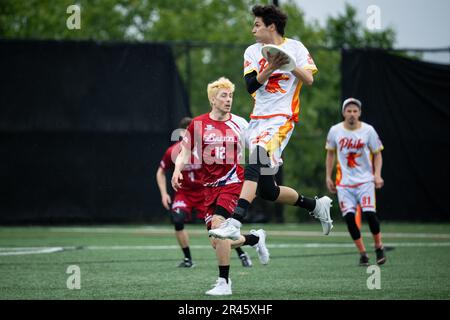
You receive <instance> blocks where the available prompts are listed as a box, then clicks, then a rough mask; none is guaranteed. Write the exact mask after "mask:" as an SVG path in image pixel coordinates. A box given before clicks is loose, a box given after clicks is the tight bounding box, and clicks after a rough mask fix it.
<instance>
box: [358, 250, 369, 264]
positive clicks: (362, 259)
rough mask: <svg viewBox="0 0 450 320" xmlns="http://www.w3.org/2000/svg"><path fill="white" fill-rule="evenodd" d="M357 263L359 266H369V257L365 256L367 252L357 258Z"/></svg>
mask: <svg viewBox="0 0 450 320" xmlns="http://www.w3.org/2000/svg"><path fill="white" fill-rule="evenodd" d="M359 265H360V266H361V267H367V266H369V257H368V256H367V254H365V253H363V254H361V257H360V258H359Z"/></svg>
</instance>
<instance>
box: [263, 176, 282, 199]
mask: <svg viewBox="0 0 450 320" xmlns="http://www.w3.org/2000/svg"><path fill="white" fill-rule="evenodd" d="M258 195H259V196H260V197H261V198H263V199H264V200H268V201H275V200H277V199H278V197H279V196H280V187H279V186H277V185H276V184H275V180H274V179H273V177H272V176H264V177H263V176H261V178H260V179H259V183H258Z"/></svg>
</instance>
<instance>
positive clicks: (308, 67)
mask: <svg viewBox="0 0 450 320" xmlns="http://www.w3.org/2000/svg"><path fill="white" fill-rule="evenodd" d="M303 69H304V70H311V71H312V74H313V75H314V74H316V73H317V72H318V71H319V69H317V67H313V66H312V65H308V66H304V67H303Z"/></svg>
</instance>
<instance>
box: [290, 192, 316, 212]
mask: <svg viewBox="0 0 450 320" xmlns="http://www.w3.org/2000/svg"><path fill="white" fill-rule="evenodd" d="M295 205H296V206H297V207H300V208H303V209H306V210H308V211H309V212H311V211H313V210H314V209H315V208H316V199H311V198H306V197H304V196H302V195H301V194H299V195H298V199H297V202H296V203H295Z"/></svg>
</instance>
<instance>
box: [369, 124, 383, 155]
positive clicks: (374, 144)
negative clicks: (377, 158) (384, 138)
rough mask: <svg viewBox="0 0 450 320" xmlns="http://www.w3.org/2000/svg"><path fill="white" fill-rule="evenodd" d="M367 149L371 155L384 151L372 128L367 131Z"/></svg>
mask: <svg viewBox="0 0 450 320" xmlns="http://www.w3.org/2000/svg"><path fill="white" fill-rule="evenodd" d="M369 148H370V151H371V152H372V153H378V152H380V151H381V150H383V149H384V146H383V143H382V142H381V140H380V138H379V137H378V133H377V132H376V131H375V129H374V128H373V127H370V131H369Z"/></svg>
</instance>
